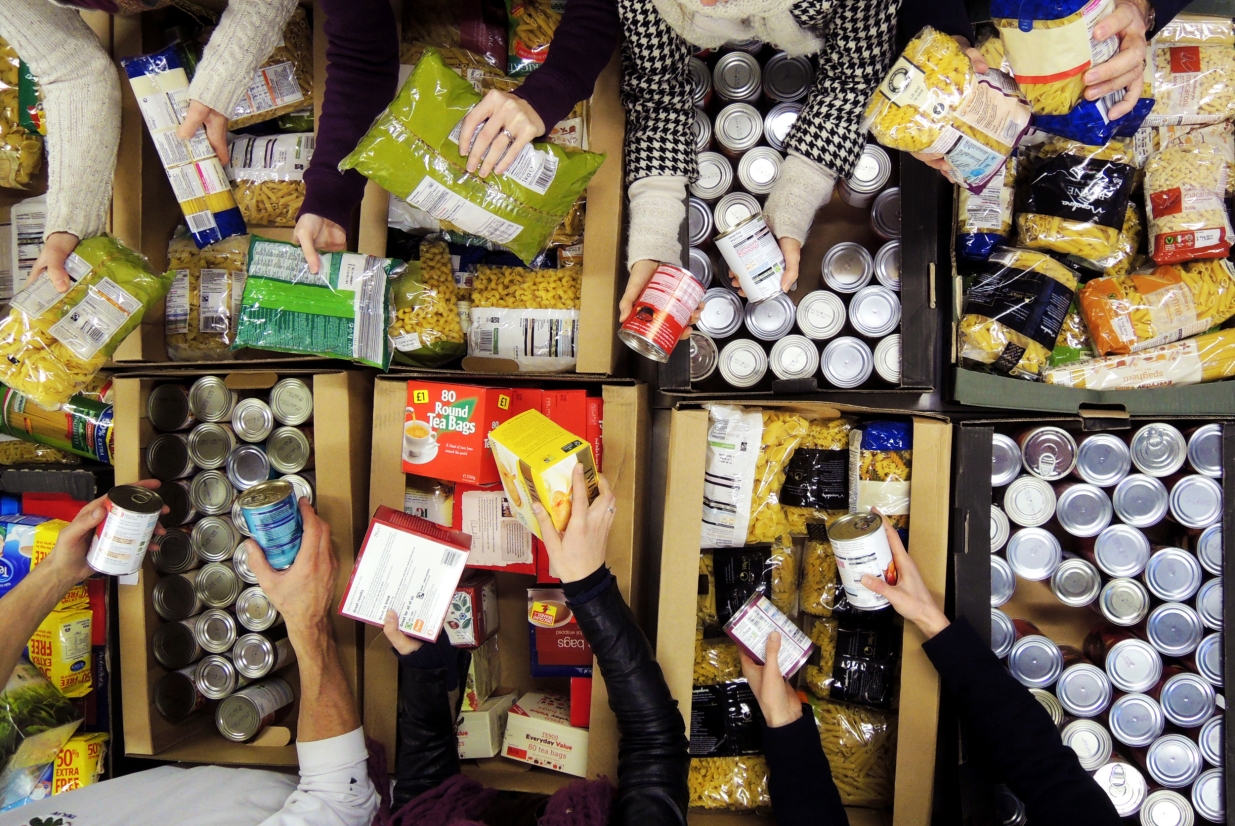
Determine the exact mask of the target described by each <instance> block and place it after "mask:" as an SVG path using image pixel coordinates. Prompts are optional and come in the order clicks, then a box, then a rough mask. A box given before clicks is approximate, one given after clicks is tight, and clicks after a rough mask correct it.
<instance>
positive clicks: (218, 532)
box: [191, 516, 240, 562]
mask: <svg viewBox="0 0 1235 826" xmlns="http://www.w3.org/2000/svg"><path fill="white" fill-rule="evenodd" d="M191 537H192V541H193V548H194V550H195V551H196V554H197V556H198V557H199V558H200V559H204V560H205V561H207V562H223V561H224V560H227V559H231V558H232V553H233V552H234V551H235V550H236V546H237V545H238V544H240V531H238V530H236V526H235V525H233V524H232V520H231V519H230V518H229V517H226V516H204V517H202V518H201V519H199V520H198V521H197V524H195V525H194V526H193V532H192V534H191Z"/></svg>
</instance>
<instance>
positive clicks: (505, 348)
mask: <svg viewBox="0 0 1235 826" xmlns="http://www.w3.org/2000/svg"><path fill="white" fill-rule="evenodd" d="M582 288H583V272H582V270H581V269H580V268H579V267H567V268H565V269H539V270H529V269H525V268H523V267H494V266H482V267H479V268H478V269H477V271H476V278H475V280H474V281H473V288H472V310H471V316H472V318H471V322H472V323H471V329H470V330H469V331H468V337H467V342H468V343H467V354H468V355H469V356H482V357H485V358H500V359H509V360H512V361H514V362H516V363H517V364H518V365H519V369H520V370H526V371H538V372H547V373H552V372H563V371H568V370H573V369H574V368H575V364H576V363H577V361H578V335H579V301H580V293H581V292H582Z"/></svg>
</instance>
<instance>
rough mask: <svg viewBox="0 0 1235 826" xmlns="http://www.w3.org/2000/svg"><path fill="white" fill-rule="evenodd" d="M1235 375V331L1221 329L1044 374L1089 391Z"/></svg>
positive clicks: (1056, 381)
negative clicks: (1130, 353)
mask: <svg viewBox="0 0 1235 826" xmlns="http://www.w3.org/2000/svg"><path fill="white" fill-rule="evenodd" d="M1232 376H1235V330H1219V331H1218V332H1216V333H1206V334H1204V335H1200V336H1197V337H1195V338H1188V339H1184V340H1183V341H1175V342H1172V343H1170V344H1163V345H1161V346H1158V347H1151V348H1149V349H1148V350H1141V351H1139V352H1136V353H1133V354H1132V355H1127V356H1104V357H1102V358H1096V359H1091V360H1089V361H1083V362H1079V363H1077V364H1072V365H1067V366H1065V367H1055V368H1052V369H1050V370H1046V371H1044V372H1043V374H1042V380H1043V381H1045V382H1046V383H1047V384H1057V385H1060V386H1063V387H1080V388H1084V389H1086V390H1139V389H1142V388H1150V387H1171V386H1182V385H1188V384H1200V383H1202V382H1210V381H1220V380H1221V379H1229V378H1231V377H1232Z"/></svg>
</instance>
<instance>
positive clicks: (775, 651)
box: [760, 631, 785, 700]
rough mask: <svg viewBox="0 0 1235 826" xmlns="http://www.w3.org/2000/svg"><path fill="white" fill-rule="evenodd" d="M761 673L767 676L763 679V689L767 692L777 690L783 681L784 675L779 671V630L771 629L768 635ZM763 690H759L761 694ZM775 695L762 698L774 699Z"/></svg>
mask: <svg viewBox="0 0 1235 826" xmlns="http://www.w3.org/2000/svg"><path fill="white" fill-rule="evenodd" d="M763 675H764V676H765V677H767V679H766V680H764V681H763V682H764V685H763V690H764V691H767V692H768V693H769V694H770V693H771V692H779V691H780V690H781V689H780V683H783V682H784V681H785V678H784V676H783V675H782V674H781V673H780V632H779V631H773V632H772V633H771V634H770V635H769V636H768V644H767V648H766V649H764V655H763ZM762 693H763V691H760V694H762ZM775 698H776V695H775V694H773V695H772V696H769V697H764V698H762V699H764V700H774V699H775Z"/></svg>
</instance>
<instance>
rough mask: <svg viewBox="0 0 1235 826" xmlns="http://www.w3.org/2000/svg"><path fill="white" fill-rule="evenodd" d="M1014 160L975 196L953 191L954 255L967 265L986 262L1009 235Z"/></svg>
mask: <svg viewBox="0 0 1235 826" xmlns="http://www.w3.org/2000/svg"><path fill="white" fill-rule="evenodd" d="M1016 163H1017V161H1016V157H1015V156H1013V157H1011V158H1008V162H1007V163H1006V164H1004V166H1003V169H1001V170H999V172H998V173H996V174H995V177H993V178H991V180H990V182H989V183H988V184H987V185H986V187H985V188H984V189H983V190H982V191H981V192H978V193H974V192H970V191H969V190H968V189H966V188H965V187H963V186H958V187H957V188H956V255H957V257H958V258H963V259H965V260H966V261H985V260H986V259H988V258H990V257H991V253H992V252H994V250H995V248H996V247H1001V246H1004V245H1005V244H1007V243H1008V236H1009V235H1011V234H1012V202H1013V197H1014V196H1015V192H1016V190H1015V187H1016Z"/></svg>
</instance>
